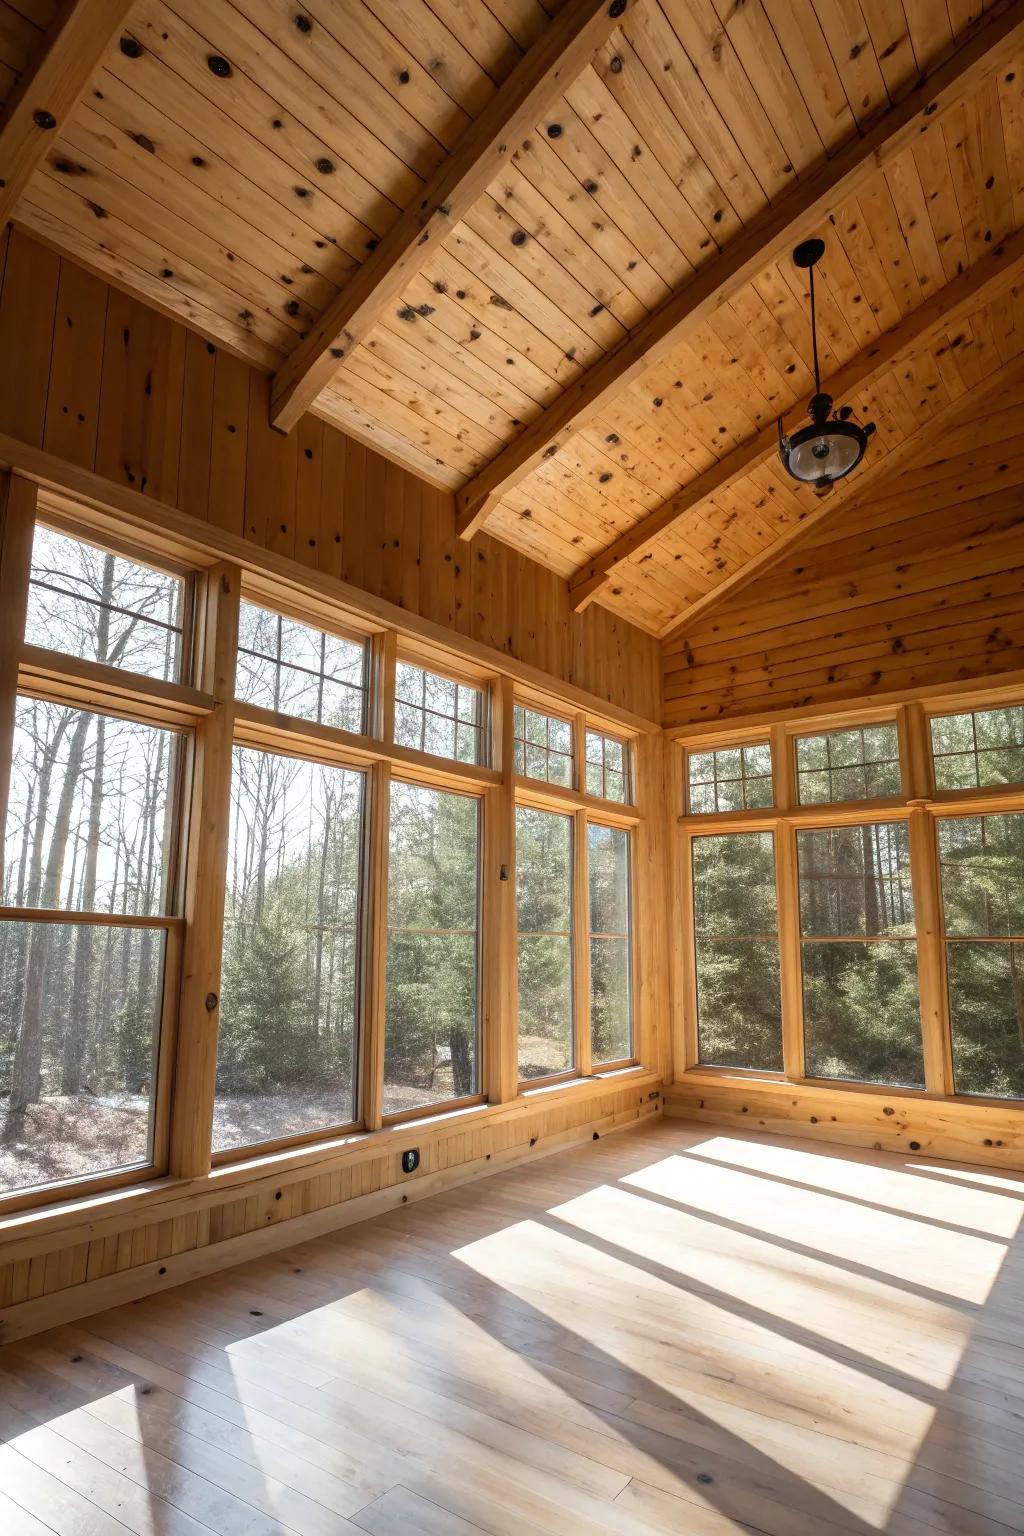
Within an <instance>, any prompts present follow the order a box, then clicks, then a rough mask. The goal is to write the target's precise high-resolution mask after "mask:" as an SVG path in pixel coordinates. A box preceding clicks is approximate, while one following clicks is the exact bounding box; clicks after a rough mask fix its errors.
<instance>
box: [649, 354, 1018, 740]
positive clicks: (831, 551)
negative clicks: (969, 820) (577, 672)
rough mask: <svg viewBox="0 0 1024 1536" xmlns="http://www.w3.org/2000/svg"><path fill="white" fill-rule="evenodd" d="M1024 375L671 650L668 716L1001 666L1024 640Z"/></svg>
mask: <svg viewBox="0 0 1024 1536" xmlns="http://www.w3.org/2000/svg"><path fill="white" fill-rule="evenodd" d="M1022 487H1024V378H1022V380H1021V381H1020V382H1019V383H1018V384H1016V385H1015V386H1014V387H1013V388H1011V389H1010V390H1009V391H1008V392H1006V393H1005V394H1004V395H1002V396H1000V397H997V398H990V399H987V400H985V401H984V402H982V403H980V404H979V403H977V402H972V404H971V406H970V408H965V410H964V412H963V413H962V415H961V416H960V417H958V418H957V419H956V420H955V421H954V422H953V424H952V425H951V427H950V429H949V430H948V431H947V432H946V433H945V434H944V435H943V438H942V440H941V442H938V443H935V444H932V445H931V446H930V448H929V449H927V450H925V451H923V452H922V453H921V454H920V455H918V456H917V457H916V458H915V459H914V460H913V461H911V462H910V463H909V464H908V466H907V468H906V469H905V470H904V471H903V472H902V473H901V474H900V475H899V476H898V477H897V478H896V479H895V480H893V481H891V482H890V483H889V484H887V485H886V486H885V490H884V493H882V494H879V495H876V496H873V497H872V498H871V499H869V500H866V501H865V502H863V503H862V504H853V503H851V504H848V505H846V506H843V507H841V508H840V509H838V510H837V514H836V517H835V518H834V519H831V518H826V519H825V521H824V523H823V525H822V526H821V528H820V531H818V532H816V533H815V534H814V535H813V536H812V537H811V538H810V539H809V540H808V541H807V543H806V544H802V545H800V546H798V547H797V548H796V549H795V550H794V551H793V553H792V555H791V556H790V557H789V559H787V560H785V561H784V562H783V563H782V564H780V565H779V566H778V567H776V568H775V569H774V570H770V571H768V572H766V573H765V574H764V576H762V577H761V578H759V579H758V580H757V581H756V582H754V583H752V584H751V585H750V586H749V587H746V588H744V589H742V590H740V591H738V592H737V593H736V595H735V597H733V598H731V599H727V600H725V601H724V602H723V604H722V606H721V608H719V609H716V610H714V611H713V612H711V613H709V614H708V615H707V617H706V618H705V619H698V620H697V621H696V622H695V624H694V626H693V629H692V630H691V631H689V632H686V633H684V634H683V635H682V636H681V637H679V638H677V639H676V640H674V641H672V642H670V643H669V644H668V645H666V647H665V655H664V712H663V719H664V721H665V724H666V725H670V726H675V725H683V724H686V723H689V722H692V721H705V720H715V719H727V718H730V717H735V716H739V715H745V714H750V713H761V712H763V711H766V710H787V709H793V708H799V707H800V706H801V705H810V704H821V703H827V702H829V701H832V700H835V701H836V702H839V701H842V700H847V699H854V698H860V697H862V696H870V695H871V694H874V693H880V692H888V691H895V690H900V689H904V688H913V687H918V686H920V685H925V686H932V685H935V684H939V683H947V682H957V681H960V680H962V679H973V678H986V679H990V678H993V677H997V676H998V674H999V673H1000V672H1005V671H1008V670H1013V669H1016V668H1019V667H1020V666H1021V654H1022V652H1021V647H1022V645H1024V490H1022Z"/></svg>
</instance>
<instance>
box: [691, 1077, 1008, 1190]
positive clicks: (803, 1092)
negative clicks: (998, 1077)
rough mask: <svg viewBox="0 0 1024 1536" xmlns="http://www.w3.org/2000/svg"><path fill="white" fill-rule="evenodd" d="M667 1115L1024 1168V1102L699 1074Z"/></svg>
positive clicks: (965, 1160)
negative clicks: (1016, 1105) (1015, 1103)
mask: <svg viewBox="0 0 1024 1536" xmlns="http://www.w3.org/2000/svg"><path fill="white" fill-rule="evenodd" d="M665 1113H666V1115H670V1116H677V1117H679V1118H681V1119H684V1120H695V1121H699V1122H700V1123H701V1124H706V1125H712V1126H714V1125H721V1126H728V1127H729V1128H730V1129H743V1130H751V1131H775V1132H777V1133H778V1134H779V1135H784V1136H801V1137H807V1138H809V1139H811V1140H816V1141H830V1142H837V1143H840V1144H842V1145H844V1146H852V1147H872V1148H873V1149H874V1150H875V1151H880V1152H881V1151H884V1152H899V1153H907V1154H909V1155H911V1156H914V1157H920V1158H925V1159H927V1158H935V1157H942V1158H953V1159H956V1160H957V1161H959V1162H965V1163H977V1164H981V1165H983V1166H989V1167H995V1168H1006V1169H1013V1170H1015V1171H1019V1170H1024V1104H1022V1105H1021V1107H1020V1108H1019V1109H1016V1108H1010V1107H1008V1106H1006V1105H1005V1104H1001V1103H999V1102H993V1103H992V1104H985V1103H984V1102H982V1101H979V1100H976V1099H947V1098H938V1097H929V1096H928V1095H926V1094H923V1093H921V1094H913V1095H911V1094H906V1093H901V1092H900V1090H899V1089H894V1090H893V1091H892V1092H890V1091H889V1090H888V1089H885V1088H879V1089H874V1088H870V1089H868V1088H861V1089H859V1090H858V1089H850V1088H845V1087H844V1086H843V1085H842V1084H836V1086H835V1087H831V1086H821V1085H819V1084H812V1083H787V1082H783V1081H768V1080H766V1079H764V1078H755V1077H743V1076H740V1075H735V1076H730V1075H729V1074H727V1073H722V1074H712V1073H709V1072H693V1073H686V1074H685V1076H684V1077H683V1078H682V1079H681V1080H680V1081H677V1082H674V1083H671V1084H669V1086H668V1087H667V1088H666V1089H665Z"/></svg>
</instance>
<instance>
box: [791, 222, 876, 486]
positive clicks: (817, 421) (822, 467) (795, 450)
mask: <svg viewBox="0 0 1024 1536" xmlns="http://www.w3.org/2000/svg"><path fill="white" fill-rule="evenodd" d="M824 254H825V242H824V241H823V240H803V241H801V243H800V244H799V245H798V246H797V248H796V250H795V251H794V252H793V260H794V262H795V263H796V265H797V266H798V267H800V268H801V270H803V271H805V272H809V273H810V283H811V347H812V350H813V352H814V396H813V399H812V400H811V401H810V404H809V405H808V411H809V413H810V417H811V424H810V426H809V427H801V428H800V430H799V432H794V433H793V434H792V436H790V437H787V436H786V434H785V432H783V430H782V417H781V416H780V417H779V458H780V459H781V460H782V462H783V464H784V465H785V467H786V470H787V471H788V473H789V474H791V475H792V476H793V479H794V480H801V481H803V483H804V484H805V485H813V486H814V487H815V489H816V490H817V491H818V492H819V494H824V492H825V491H827V490H828V489H829V488H830V487H831V486H832V485H833V484H834V483H835V482H836V481H837V480H842V478H843V476H844V475H848V474H849V473H850V471H851V470H852V469H856V468H857V465H858V464H859V463H860V461H861V459H862V458H863V457H864V454H865V451H866V450H867V446H868V439H869V438H870V436H871V434H872V433H873V432H874V430H875V424H874V422H873V421H869V422H867V423H866V425H864V426H863V427H862V426H860V425H859V424H858V423H857V422H855V421H854V420H853V419H852V417H853V410H852V408H851V407H850V406H848V405H844V406H842V407H841V408H840V409H839V410H838V411H837V412H836V414H835V415H834V416H830V414H829V413H830V412H831V410H832V396H831V395H826V394H823V393H822V388H821V373H820V371H819V368H818V329H817V317H816V315H815V309H814V268H815V264H816V263H817V262H819V261H820V260H821V258H822V256H824Z"/></svg>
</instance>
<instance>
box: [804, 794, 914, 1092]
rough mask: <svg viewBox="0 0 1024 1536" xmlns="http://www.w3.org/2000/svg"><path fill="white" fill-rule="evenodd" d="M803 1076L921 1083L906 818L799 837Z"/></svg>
mask: <svg viewBox="0 0 1024 1536" xmlns="http://www.w3.org/2000/svg"><path fill="white" fill-rule="evenodd" d="M797 863H798V869H799V880H800V939H801V958H802V963H803V1001H804V1052H805V1070H806V1073H807V1076H808V1077H821V1078H842V1079H851V1080H853V1081H855V1082H868V1083H884V1084H887V1085H890V1086H893V1087H907V1088H923V1087H924V1056H923V1047H922V1039H921V1017H920V1008H919V1002H918V980H917V943H916V930H915V926H914V899H913V895H912V892H911V880H910V848H909V836H908V830H907V826H906V823H905V822H902V821H894V822H872V823H865V824H863V825H857V826H844V827H823V828H814V829H801V830H799V831H798V832H797Z"/></svg>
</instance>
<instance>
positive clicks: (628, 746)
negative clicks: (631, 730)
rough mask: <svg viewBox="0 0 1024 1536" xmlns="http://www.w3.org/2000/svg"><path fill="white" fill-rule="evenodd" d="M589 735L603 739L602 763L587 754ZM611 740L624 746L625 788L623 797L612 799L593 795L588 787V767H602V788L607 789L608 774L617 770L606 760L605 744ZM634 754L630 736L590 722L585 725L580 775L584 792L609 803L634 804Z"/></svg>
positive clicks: (623, 786) (623, 777) (623, 785)
mask: <svg viewBox="0 0 1024 1536" xmlns="http://www.w3.org/2000/svg"><path fill="white" fill-rule="evenodd" d="M589 736H597V737H598V738H599V739H600V741H601V762H600V763H595V762H592V761H591V759H590V758H589V757H588V756H587V738H588V737H589ZM609 741H613V742H615V743H616V745H617V746H620V747H621V748H622V781H623V783H622V789H623V797H622V799H621V800H615V799H612V798H610V797H609V796H607V795H592V793H591V791H590V790H589V789H587V769H588V768H597V767H600V769H601V788H602V789H605V788H606V787H607V784H608V774H609V773H614V772H615V771H616V770H615V769H614V768H611V769H610V768H609V767H608V764H607V762H606V761H605V756H606V752H605V744H606V743H607V742H609ZM633 756H634V754H633V744H632V742H631V741H630V740H629V738H628V737H626V736H621V735H618V734H617V733H616V732H613V731H606V730H601V729H599V728H598V727H596V726H594V725H592V724H589V723H588V724H587V725H586V726H585V727H584V730H583V756H582V758H581V760H580V761H581V775H580V777H581V780H582V783H581V788H582V789H583V792H584V793H585V794H586V795H588V796H590V797H591V798H593V799H595V800H607V802H608V804H609V805H622V806H630V805H632V804H633V802H634V798H635V797H634V792H633Z"/></svg>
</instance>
